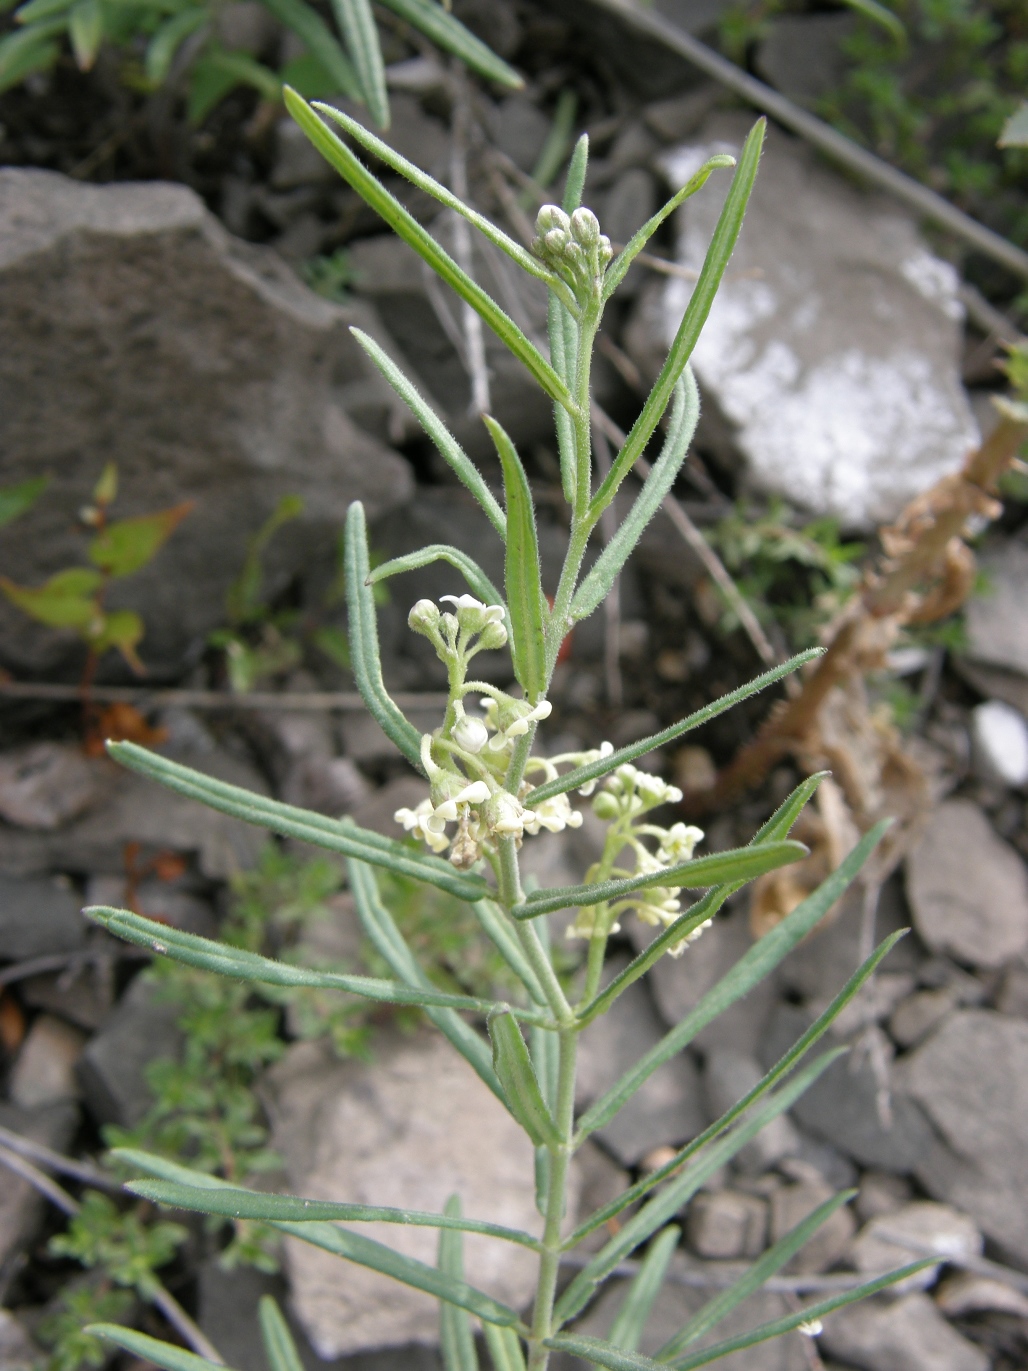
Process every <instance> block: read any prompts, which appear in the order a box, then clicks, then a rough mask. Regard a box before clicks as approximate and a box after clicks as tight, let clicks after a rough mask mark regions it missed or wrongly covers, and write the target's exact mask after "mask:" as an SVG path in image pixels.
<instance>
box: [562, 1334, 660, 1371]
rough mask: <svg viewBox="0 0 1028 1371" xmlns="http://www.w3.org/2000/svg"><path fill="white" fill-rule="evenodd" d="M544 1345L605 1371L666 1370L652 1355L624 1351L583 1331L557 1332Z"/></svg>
mask: <svg viewBox="0 0 1028 1371" xmlns="http://www.w3.org/2000/svg"><path fill="white" fill-rule="evenodd" d="M543 1346H544V1347H549V1348H551V1349H552V1350H553V1351H554V1352H569V1353H570V1354H571V1355H572V1356H573V1357H582V1358H583V1360H585V1361H587V1362H590V1363H591V1364H592V1365H593V1366H603V1367H606V1371H666V1367H664V1366H662V1365H661V1363H660V1362H658V1361H654V1360H653V1358H652V1357H644V1356H643V1354H642V1353H641V1352H626V1351H625V1349H624V1348H622V1347H615V1346H614V1344H613V1343H609V1342H605V1341H604V1340H603V1339H602V1338H590V1337H587V1336H586V1335H585V1334H584V1333H558V1334H557V1335H556V1337H553V1338H547V1339H546V1340H545V1341H544V1343H543Z"/></svg>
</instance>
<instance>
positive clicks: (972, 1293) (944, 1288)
mask: <svg viewBox="0 0 1028 1371" xmlns="http://www.w3.org/2000/svg"><path fill="white" fill-rule="evenodd" d="M934 1298H935V1304H936V1308H938V1309H939V1310H941V1312H942V1313H943V1314H945V1315H946V1317H947V1318H950V1319H960V1318H966V1317H967V1315H968V1314H980V1313H982V1312H983V1311H985V1310H995V1311H997V1312H999V1313H1003V1314H1016V1315H1017V1317H1018V1318H1019V1319H1026V1318H1028V1295H1026V1294H1025V1293H1024V1292H1023V1291H1021V1290H1016V1289H1015V1288H1014V1287H1013V1286H1012V1285H1008V1284H1007V1282H1006V1281H999V1280H995V1279H994V1278H993V1277H991V1276H976V1275H973V1274H972V1273H971V1272H970V1271H955V1272H954V1273H953V1275H952V1276H947V1278H946V1279H945V1280H944V1281H941V1282H940V1283H939V1286H938V1288H937V1289H936V1291H935V1297H934Z"/></svg>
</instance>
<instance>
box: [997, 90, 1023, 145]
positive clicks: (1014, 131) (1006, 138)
mask: <svg viewBox="0 0 1028 1371" xmlns="http://www.w3.org/2000/svg"><path fill="white" fill-rule="evenodd" d="M996 146H997V147H1000V148H1028V100H1022V101H1021V103H1020V105H1018V107H1017V109H1016V110H1014V112H1013V114H1012V115H1011V116H1010V118H1009V119H1008V120H1007V121H1006V123H1005V124H1004V125H1003V132H1002V133H1001V134H1000V136H999V142H998V143H997V144H996Z"/></svg>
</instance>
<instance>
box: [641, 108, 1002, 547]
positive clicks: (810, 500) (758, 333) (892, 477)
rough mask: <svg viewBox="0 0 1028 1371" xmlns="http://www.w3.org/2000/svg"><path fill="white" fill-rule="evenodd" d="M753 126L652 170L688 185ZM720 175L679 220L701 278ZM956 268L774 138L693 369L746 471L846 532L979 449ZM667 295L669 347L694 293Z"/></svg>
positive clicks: (903, 223) (730, 122) (683, 255)
mask: <svg viewBox="0 0 1028 1371" xmlns="http://www.w3.org/2000/svg"><path fill="white" fill-rule="evenodd" d="M748 123H749V121H748V120H741V119H740V118H739V117H738V116H716V117H714V118H712V119H711V120H710V121H709V122H708V123H707V124H706V125H705V127H704V129H703V130H702V131H701V132H700V134H699V135H698V136H697V138H696V139H695V141H692V142H690V143H688V144H686V145H683V146H681V147H679V148H677V149H675V150H674V151H673V152H670V153H668V154H667V155H666V156H665V158H664V159H663V165H664V168H665V170H666V172H667V175H668V178H669V179H670V180H671V181H672V183H673V184H674V185H675V186H680V185H683V184H684V183H685V182H686V181H687V180H688V179H689V177H690V176H691V175H692V174H693V173H694V172H695V171H696V170H697V168H698V167H699V166H700V165H701V164H702V163H703V162H704V161H705V160H706V159H707V158H708V157H710V156H711V155H712V154H713V153H715V152H732V153H737V152H738V151H739V148H740V147H741V145H742V141H743V138H744V136H745V133H746V129H747V126H748ZM729 182H730V175H729V174H728V173H726V172H723V171H722V172H718V173H717V174H716V175H715V176H714V177H712V179H711V180H710V181H709V182H708V183H707V185H706V186H705V187H704V189H703V190H702V191H700V193H699V194H697V195H695V196H693V197H692V198H691V199H689V200H687V201H686V203H685V205H684V207H683V209H682V210H681V211H680V214H681V218H680V223H679V227H680V237H679V245H678V257H679V261H680V262H681V263H682V264H683V265H684V266H686V267H689V268H692V269H697V268H699V267H700V265H701V264H702V262H703V258H704V254H705V253H706V250H707V246H708V244H709V242H710V240H711V236H712V234H713V232H714V226H715V224H716V222H717V217H718V215H719V214H720V212H721V207H722V204H723V203H724V197H725V195H726V193H727V189H728V185H729ZM956 287H957V278H956V274H955V272H954V271H953V269H952V267H950V266H949V265H948V264H947V263H945V262H942V261H941V260H939V259H938V258H936V257H934V256H932V254H931V253H930V252H929V251H928V248H927V246H926V245H925V242H924V240H923V239H922V238H921V236H920V234H919V233H918V231H917V228H916V226H915V224H914V222H913V220H912V219H910V218H909V217H908V216H907V215H905V214H903V213H902V212H900V211H898V210H897V209H896V207H895V205H893V204H892V203H891V202H890V201H887V200H885V199H884V198H883V197H880V196H873V195H868V194H865V193H863V192H861V191H859V190H857V189H855V188H854V187H853V186H851V185H848V184H847V183H846V182H845V181H843V180H842V179H841V178H840V177H838V176H836V175H833V174H832V173H831V172H829V171H827V170H825V169H824V168H823V167H821V166H819V165H818V163H817V160H816V158H815V155H814V153H813V152H812V151H811V150H810V149H808V148H805V147H803V146H802V145H800V144H799V143H797V142H795V141H794V140H792V139H791V138H790V137H789V136H788V135H787V134H784V133H780V132H777V131H775V130H772V131H771V132H770V133H769V135H768V139H767V145H766V150H765V152H764V157H763V164H762V166H761V169H760V173H759V175H758V176H757V182H756V187H755V189H754V191H753V195H752V197H751V199H750V203H749V208H748V210H747V215H746V222H745V225H744V227H743V230H742V233H741V235H740V238H739V243H738V246H737V247H736V250H735V253H734V255H733V257H732V261H731V264H730V266H729V268H728V271H727V273H726V276H725V279H724V282H723V284H722V286H721V290H720V293H719V295H718V297H717V300H716V302H715V304H714V306H713V308H712V310H711V312H710V317H709V319H708V320H707V323H706V325H705V327H704V330H703V333H702V335H701V337H700V341H699V343H698V344H697V347H696V350H695V352H694V354H693V363H694V366H695V369H696V375H697V377H698V379H699V382H700V385H701V387H702V388H703V390H704V391H705V392H706V393H707V395H708V397H709V398H710V399H712V400H714V401H715V402H716V405H717V408H718V409H719V410H720V411H721V413H722V414H723V416H724V417H725V418H726V419H727V420H728V421H729V423H730V424H731V425H732V426H733V427H734V429H735V441H736V443H737V445H738V447H739V449H740V450H741V452H742V454H743V456H744V457H745V460H746V463H747V469H748V475H749V478H750V480H751V481H752V483H753V484H754V486H756V487H757V488H759V489H762V490H765V491H769V492H773V493H780V494H783V495H786V496H787V497H788V498H789V499H790V500H792V501H794V502H795V503H797V504H800V505H803V506H805V507H806V508H808V509H810V510H811V511H812V512H814V513H817V514H830V515H834V516H835V517H836V518H838V519H840V520H841V521H842V523H843V524H844V525H847V526H850V527H868V526H871V525H874V524H876V523H880V522H882V521H883V520H888V519H891V518H893V517H894V516H895V515H896V514H897V513H898V512H899V510H900V509H901V508H902V506H903V505H904V504H905V503H906V502H907V501H908V500H909V499H910V498H911V497H912V496H914V495H916V494H918V493H919V492H920V491H922V490H924V489H926V488H927V487H928V486H930V485H931V484H932V483H933V482H934V481H936V480H938V479H939V478H940V477H941V476H943V475H945V474H946V473H947V472H950V471H953V470H955V469H956V468H957V467H958V466H959V465H960V463H961V461H962V460H963V458H964V457H965V456H966V455H967V452H968V450H969V449H970V448H971V447H973V446H974V444H975V442H976V441H977V430H976V426H975V423H974V419H973V417H972V415H971V411H970V408H969V406H968V402H967V399H966V397H965V395H964V392H963V389H962V388H961V384H960V372H959V366H958V359H959V350H960V320H961V317H962V315H961V307H960V304H959V302H958V300H957V296H956ZM692 290H693V286H692V283H691V282H690V281H687V280H684V279H680V278H672V279H671V281H670V282H669V283H668V285H667V286H666V288H665V289H664V293H663V309H662V323H663V328H664V331H665V333H666V334H667V339H666V341H670V338H671V337H673V335H674V332H675V330H676V329H677V328H678V324H679V321H680V320H681V318H682V314H683V311H684V309H685V306H686V303H687V302H688V300H689V297H690V295H691V293H692Z"/></svg>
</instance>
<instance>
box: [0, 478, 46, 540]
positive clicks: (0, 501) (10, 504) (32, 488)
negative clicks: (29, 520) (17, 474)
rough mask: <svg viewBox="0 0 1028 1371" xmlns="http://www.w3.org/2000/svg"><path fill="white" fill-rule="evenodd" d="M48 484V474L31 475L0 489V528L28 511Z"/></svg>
mask: <svg viewBox="0 0 1028 1371" xmlns="http://www.w3.org/2000/svg"><path fill="white" fill-rule="evenodd" d="M49 484H50V477H49V476H32V477H30V478H29V480H27V481H19V483H18V484H17V485H16V486H8V487H7V488H6V489H5V490H0V528H3V526H4V525H5V524H10V523H12V522H13V521H14V520H15V519H20V518H21V516H22V515H23V514H26V513H28V511H29V510H30V509H31V508H32V506H33V505H34V504H35V503H36V501H37V500H38V499H39V497H40V496H41V495H42V493H43V491H44V490H46V488H47V486H48V485H49Z"/></svg>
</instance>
